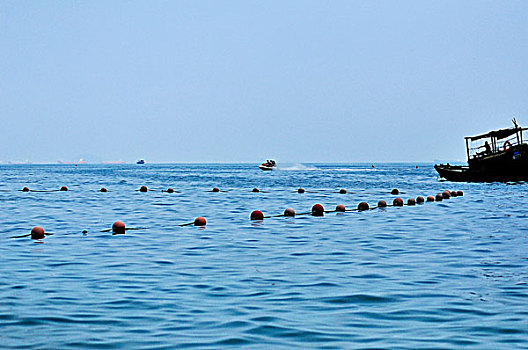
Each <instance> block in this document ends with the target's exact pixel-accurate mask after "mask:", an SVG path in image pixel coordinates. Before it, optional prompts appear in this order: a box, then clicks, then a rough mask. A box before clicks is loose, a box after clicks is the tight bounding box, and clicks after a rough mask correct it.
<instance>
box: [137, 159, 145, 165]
mask: <svg viewBox="0 0 528 350" xmlns="http://www.w3.org/2000/svg"><path fill="white" fill-rule="evenodd" d="M136 164H145V159H140V160H138V161H137V162H136Z"/></svg>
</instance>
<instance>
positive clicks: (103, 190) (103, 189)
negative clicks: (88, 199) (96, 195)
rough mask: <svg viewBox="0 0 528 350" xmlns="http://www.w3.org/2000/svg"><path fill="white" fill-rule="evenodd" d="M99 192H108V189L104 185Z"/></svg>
mask: <svg viewBox="0 0 528 350" xmlns="http://www.w3.org/2000/svg"><path fill="white" fill-rule="evenodd" d="M99 192H108V190H107V189H106V188H104V187H101V189H100V190H99Z"/></svg>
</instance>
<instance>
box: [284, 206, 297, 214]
mask: <svg viewBox="0 0 528 350" xmlns="http://www.w3.org/2000/svg"><path fill="white" fill-rule="evenodd" d="M284 216H295V210H293V208H286V209H285V210H284Z"/></svg>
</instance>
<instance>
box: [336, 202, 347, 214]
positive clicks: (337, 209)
mask: <svg viewBox="0 0 528 350" xmlns="http://www.w3.org/2000/svg"><path fill="white" fill-rule="evenodd" d="M335 211H338V212H345V211H346V208H345V206H344V205H343V204H339V205H338V206H336V208H335Z"/></svg>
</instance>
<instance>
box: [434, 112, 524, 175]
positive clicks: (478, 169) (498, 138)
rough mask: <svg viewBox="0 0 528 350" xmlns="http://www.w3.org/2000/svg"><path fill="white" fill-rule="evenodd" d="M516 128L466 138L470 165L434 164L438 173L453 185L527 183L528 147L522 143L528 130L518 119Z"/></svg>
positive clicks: (514, 121) (515, 122) (514, 122)
mask: <svg viewBox="0 0 528 350" xmlns="http://www.w3.org/2000/svg"><path fill="white" fill-rule="evenodd" d="M513 125H514V127H513V128H508V129H499V130H494V131H490V132H487V133H485V134H482V135H477V136H467V137H465V140H466V153H467V162H468V165H450V164H449V163H448V164H446V165H444V164H440V165H436V164H435V166H434V167H435V169H436V171H437V172H438V174H440V176H441V177H443V178H444V179H446V180H450V181H467V182H490V181H528V144H526V143H524V141H523V132H524V131H526V130H528V128H521V127H519V126H518V125H517V121H516V120H515V119H513ZM482 141H485V142H484V144H482ZM473 142H478V144H477V146H475V147H472V146H473Z"/></svg>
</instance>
